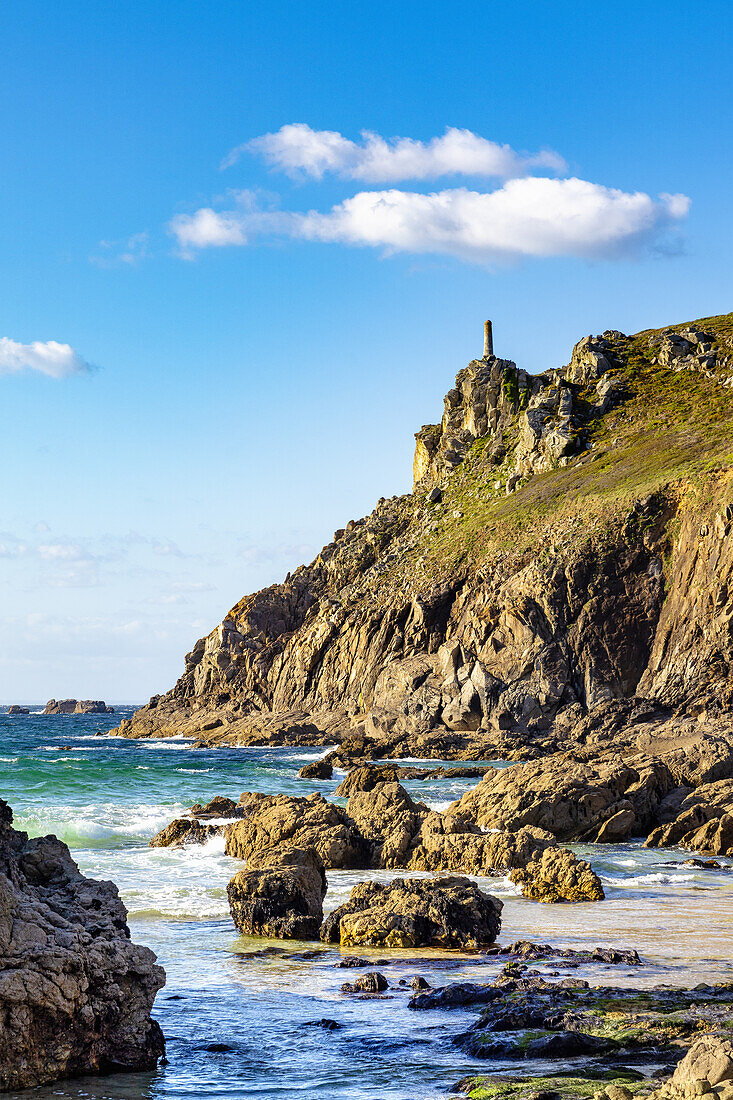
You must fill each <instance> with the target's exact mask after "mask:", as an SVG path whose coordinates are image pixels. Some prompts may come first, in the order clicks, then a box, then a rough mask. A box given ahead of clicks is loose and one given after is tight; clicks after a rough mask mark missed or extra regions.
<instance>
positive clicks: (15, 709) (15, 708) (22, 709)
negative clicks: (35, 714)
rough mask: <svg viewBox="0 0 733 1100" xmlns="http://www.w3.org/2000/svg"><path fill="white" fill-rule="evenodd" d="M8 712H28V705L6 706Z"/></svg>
mask: <svg viewBox="0 0 733 1100" xmlns="http://www.w3.org/2000/svg"><path fill="white" fill-rule="evenodd" d="M8 714H30V711H29V709H28V707H19V706H17V704H14V705H13V706H12V707H8Z"/></svg>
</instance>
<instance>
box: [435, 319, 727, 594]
mask: <svg viewBox="0 0 733 1100" xmlns="http://www.w3.org/2000/svg"><path fill="white" fill-rule="evenodd" d="M690 324H694V325H695V326H696V327H698V328H701V329H703V330H705V331H706V332H710V333H711V334H713V335H714V336H715V345H716V350H719V351H720V352H721V353H722V354H724V355H730V353H731V350H733V314H726V315H723V316H720V317H707V318H704V319H702V320H700V321H696V322H688V323H684V324H680V325H675V326H670V328H671V329H673V330H674V331H680V330H683V329H685V328H687V327H689V325H690ZM662 331H668V329H665V330H662V329H659V330H652V329H649V330H646V331H645V332H642V333H638V334H637V335H636V336H634V337H633V338H631V340H630V341H618V342H616V344H615V348H614V350H615V353H616V364H615V367H616V369H614V372H613V373H614V375H615V376H616V377H619V378H621V379H623V381H624V383H625V384H626V392H627V396H626V399H625V400H624V401H622V402H621V403H620V404H618V405H617V406H616V407H615V408H614V409H613V410H612V411H611V412H610V413H608V414H607V415H606V416H605V417H603V418H599V419H598V420H597V421H596V422H595V424H591V425H590V426H589V428H588V430H587V433H586V434H587V437H588V439H589V441H590V443H591V447H590V449H589V450H586V451H583V452H582V453H581V454H579V455H578V456H577V457H576V458H574V459H573V460H572V461H571V462H570V464H569V465H567V466H565V467H558V468H557V469H554V470H551V471H549V472H547V473H543V474H536V475H534V476H533V477H532V478H531V479H530V480H529V481H528V482H527V483H526V484H524V485H523V486H521V487H520V488H519V489H518V490H517V491H516V492H514V493H513V494H511V495H509V496H507V495H506V492H505V482H506V475H507V473H508V471H509V468H510V467H511V464H512V452H511V448H510V450H509V455H508V458H507V460H506V462H505V463H504V466H503V467H498V468H497V467H496V466H491V465H490V464H489V463H488V461H487V458H486V450H487V441H486V440H477V441H476V442H475V443H474V445H473V447H472V448H471V450H470V452H469V454H468V456H467V458H466V460H465V461H464V463H463V465H462V466H461V467H460V468H459V469H458V470H457V471H456V472H455V473H454V474H453V476H452V477H451V479H450V481H449V483H448V486H447V488H446V490H445V493H444V499H443V503H442V505H441V506H439V507H437V508H435V510H434V519H433V522H432V523H431V524H430V525H429V527H428V529H427V530H428V536H429V537H428V539H427V540H426V541H425V543H424V545H423V547H422V548H421V549H420V552H419V555H418V556H420V557H421V558H422V559H423V560H422V561H421V566H422V567H423V568H424V569H425V570H426V572H427V573H432V574H434V575H436V576H437V575H439V574H441V573H442V574H448V573H450V572H452V571H454V570H455V569H457V568H460V567H461V566H463V567H470V566H472V565H477V564H479V563H480V562H481V561H482V560H484V559H486V558H489V559H490V558H492V557H493V556H494V554H495V553H497V552H502V551H503V552H521V551H522V550H527V549H533V550H534V551H535V552H536V553H538V554H540V553H542V551H543V549H545V548H546V547H547V546H548V545H551V544H552V542H553V539H554V538H555V537H557V538H558V539H561V540H562V542H563V543H564V544H567V540H568V538H569V537H572V532H573V531H575V534H576V537H578V538H584V537H587V536H588V535H589V534H590V533H591V532H592V531H593V530H594V529H596V528H597V527H598V526H606V525H607V524H608V523H609V522H613V520H614V518H615V517H619V518H620V517H621V516H623V515H627V514H628V511H629V508H630V507H631V505H632V504H633V501H634V500H635V499H638V498H639V497H644V496H648V495H649V494H651V493H653V492H655V491H656V490H658V489H660V488H661V487H663V486H672V487H674V486H676V485H679V486H680V491H681V490H682V487H684V491H685V492H686V493H687V494H688V495H689V494H694V493H695V491H696V487H699V490H700V492H701V493H702V494H703V495H708V494H709V493H710V492H711V487H712V486H713V484H714V480H713V479H712V478H711V477H710V476H709V475H711V474H713V473H714V472H715V471H720V470H724V469H727V468H729V467H730V466H731V465H733V389H731V388H730V387H728V386H724V385H723V384H722V383H721V381H720V380H717V379H711V378H708V377H706V376H705V375H704V374H700V373H697V372H692V371H674V370H671V369H669V368H666V367H662V366H659V365H658V364H656V363H654V362H653V357H654V352H655V350H656V349H654V348H650V346H649V337H650V336H652V335H654V334H655V333H657V332H662ZM584 397H585V398H590V394H584V393H583V392H582V391H581V393H580V398H581V400H582V399H583V398H584Z"/></svg>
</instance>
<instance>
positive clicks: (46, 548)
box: [38, 542, 91, 561]
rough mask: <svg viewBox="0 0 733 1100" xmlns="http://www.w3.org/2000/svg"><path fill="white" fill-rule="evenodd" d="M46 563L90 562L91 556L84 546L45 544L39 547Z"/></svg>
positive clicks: (70, 543) (62, 543) (63, 543)
mask: <svg viewBox="0 0 733 1100" xmlns="http://www.w3.org/2000/svg"><path fill="white" fill-rule="evenodd" d="M38 554H39V556H40V557H41V558H43V559H44V561H90V560H91V555H90V554H89V552H88V551H87V550H85V549H84V548H83V547H82V546H79V545H78V544H77V543H72V542H53V543H45V544H44V545H41V546H39V547H38Z"/></svg>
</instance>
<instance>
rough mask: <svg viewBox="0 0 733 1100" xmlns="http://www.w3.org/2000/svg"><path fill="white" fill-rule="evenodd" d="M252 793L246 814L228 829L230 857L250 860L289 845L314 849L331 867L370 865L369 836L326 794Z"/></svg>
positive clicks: (227, 840)
mask: <svg viewBox="0 0 733 1100" xmlns="http://www.w3.org/2000/svg"><path fill="white" fill-rule="evenodd" d="M243 797H244V796H243ZM247 797H248V798H249V800H250V801H249V805H248V813H247V816H246V817H245V818H243V819H242V820H241V821H237V822H235V823H234V824H233V825H229V826H227V828H226V830H225V836H226V842H225V843H226V853H227V855H230V856H233V857H234V858H235V859H244V860H247V861H248V862H249V861H251V860H253V859H258V858H259V856H260V853H261V852H263V851H264V850H265V849H269V848H274V847H276V846H278V845H286V846H288V847H294V848H312V849H314V850H315V851H316V852H317V853H318V855H319V857H320V859H321V861H322V862H323V866H324V867H326V868H327V869H328V868H334V867H339V868H349V867H368V866H369V847H368V845H367V843H366V841H365V839H364V837H363V836H362V834H361V833H360V832H359V830H358V829H357V827H356V825H355V824H354V822H353V821H352V820H351V818H350V817H349V816H348V815H347V813H346V812H345V811H344V810H343V809H341V807H340V806H335V805H334V804H333V803H332V802H327V801H326V799H325V798H323V796H322V795H320V794H312V795H309V796H308V797H307V798H293V797H291V796H290V795H285V794H278V795H260V796H247Z"/></svg>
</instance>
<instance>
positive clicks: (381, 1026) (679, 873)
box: [0, 710, 733, 1100]
mask: <svg viewBox="0 0 733 1100" xmlns="http://www.w3.org/2000/svg"><path fill="white" fill-rule="evenodd" d="M125 713H129V712H125V711H124V710H123V711H120V712H118V714H116V715H112V716H106V715H105V716H95V715H89V716H85V715H65V716H53V717H51V716H49V717H43V716H41V715H37V714H31V715H29V716H28V717H20V718H9V717H7V716H6V715H5V714H4V713H2V714H0V795H2V797H5V798H7V800H8V801H9V802H10V803H11V805H12V806H13V809H14V811H15V824H16V827H17V828H24V829H27V830H28V831H29V832H30V833H32V834H33V835H38V834H42V833H46V832H55V833H56V834H57V835H58V836H60V837H61V838H62V839H63V840H65V841H66V843H67V844H69V846H70V847H71V848H72V849H73V852H74V857H75V858H76V860H77V862H78V863H79V866H80V867H81V869H82V870H83V871H84V872H85V873H86V874H89V875H92V876H96V877H100V878H112V879H114V881H115V882H116V883H117V884H118V886H119V888H120V892H121V894H122V896H123V899H124V901H125V903H126V905H127V907H128V909H129V923H130V928H131V932H132V936H133V938H134V939H135V940H137V941H138V942H141V943H146V944H148V945H149V946H150V947H151V948H152V949H153V950H154V951H155V952H156V954H157V955H158V957H159V960H160V962H161V963H162V965H163V966H164V967H165V969H166V971H167V974H168V983H167V985H166V987H165V989H163V990H162V991H161V993H160V994H159V995H158V999H157V1001H156V1009H155V1015H156V1016H157V1018H158V1020H159V1021H160V1023H161V1026H162V1028H163V1031H164V1033H165V1035H166V1037H167V1039H168V1064H167V1065H165V1066H163V1067H161V1068H160V1069H159V1070H158V1071H157V1072H156V1073H154V1074H145V1075H127V1076H124V1075H123V1076H115V1077H109V1078H105V1079H101V1080H100V1079H84V1080H79V1081H73V1082H65V1083H63V1084H59V1085H54V1086H51V1087H48V1088H44V1089H36V1090H33V1091H32V1092H28V1093H24V1094H18V1095H23V1096H27V1097H31V1096H32V1097H37V1098H39V1100H46V1098H48V1097H52V1096H53V1097H95V1098H100V1100H101V1098H110V1100H122V1098H129V1100H132V1098H145V1100H158V1098H160V1100H163V1098H165V1100H175V1098H179V1097H180V1098H184V1097H186V1098H198V1097H210V1098H212V1100H218V1098H221V1100H224V1098H227V1100H230V1098H236V1100H239V1098H245V1097H246V1098H254V1097H257V1098H270V1097H273V1098H274V1097H284V1096H292V1095H302V1096H306V1097H308V1096H318V1097H321V1098H323V1100H357V1098H358V1100H407V1098H408V1097H409V1098H410V1100H434V1098H435V1100H437V1098H438V1097H445V1096H446V1090H447V1089H448V1087H449V1086H450V1085H451V1084H453V1083H454V1082H456V1081H458V1080H459V1079H460V1078H461V1077H463V1076H464V1075H466V1074H467V1073H471V1072H480V1071H485V1072H491V1071H492V1070H497V1069H500V1068H502V1067H501V1065H500V1064H499V1063H487V1062H485V1061H484V1062H479V1061H477V1060H475V1059H472V1058H469V1057H467V1056H465V1055H464V1054H462V1053H461V1052H460V1051H458V1050H456V1049H455V1048H454V1047H452V1046H451V1043H450V1038H451V1036H452V1035H454V1034H456V1033H457V1032H459V1031H462V1030H465V1028H466V1027H467V1026H468V1024H469V1023H470V1021H471V1020H472V1019H473V1016H472V1015H471V1014H470V1012H465V1011H453V1012H446V1011H443V1012H425V1013H417V1012H412V1011H410V1010H409V1009H408V1008H407V999H408V992H409V991H408V990H406V989H405V987H399V984H398V983H399V981H400V979H409V978H410V977H411V976H413V975H414V974H418V973H421V974H423V976H425V977H426V978H427V979H428V981H429V982H430V983H431V984H433V985H436V984H437V985H440V984H443V983H445V982H447V981H456V980H465V979H469V980H479V981H481V980H484V981H488V980H490V978H491V977H493V976H494V974H495V973H496V972H497V971H498V969H499V967H500V965H501V964H500V963H498V962H496V961H490V962H487V963H479V962H476V960H475V959H466V958H462V957H460V956H447V955H446V954H445V953H440V952H430V951H423V952H414V951H402V952H394V951H393V952H389V951H378V952H371V957H373V958H374V959H382V960H384V959H390V960H393V961H392V962H391V963H390V965H389V966H386V967H384V968H383V969H384V973H385V975H386V976H387V978H388V980H389V983H390V989H389V990H388V993H387V999H379V1000H376V999H366V1000H357V999H353V998H350V997H348V996H344V995H343V994H342V993H341V992H340V986H341V984H342V982H344V981H346V980H350V979H351V978H353V975H354V972H353V971H348V970H343V969H339V968H337V967H336V966H335V963H336V962H337V961H338V959H339V958H340V953H339V952H338V950H336V949H325V948H324V947H322V946H321V945H317V944H312V943H310V944H296V943H280V942H274V941H265V940H255V939H245V938H244V937H241V936H238V935H237V934H236V932H235V930H234V928H233V926H232V923H231V920H230V918H229V912H228V907H227V900H226V885H227V882H228V881H229V879H230V878H231V876H232V874H233V873H234V871H235V870H237V869H239V867H240V866H241V864H239V863H237V862H236V861H234V860H231V859H229V858H228V857H227V856H225V855H224V853H223V841H222V840H221V839H219V838H215V839H214V840H212V841H211V842H210V843H209V844H208V845H206V846H205V847H203V848H190V849H186V850H184V851H171V850H169V849H157V848H155V849H154V848H148V847H147V842H148V840H149V839H150V837H151V836H152V835H153V834H154V833H155V832H156V831H157V830H158V829H159V828H160V827H161V826H162V825H164V824H166V823H167V822H168V821H169V820H170V819H171V818H172V817H174V816H176V814H178V813H180V812H181V811H182V810H183V809H184V808H185V807H186V806H189V805H190V804H191V803H192V802H194V801H206V800H208V799H209V798H211V797H212V796H213V795H214V794H226V795H230V796H232V797H235V798H236V797H238V795H239V794H240V793H241V792H242V791H245V790H259V791H266V792H269V793H276V792H285V793H290V794H308V793H311V792H312V791H314V790H319V791H321V792H322V793H323V794H325V795H326V796H329V795H330V794H331V793H332V792H333V790H334V788H335V787H336V785H337V783H338V782H339V781H340V778H341V776H336V777H334V779H333V780H331V781H328V782H326V781H309V780H303V779H300V778H299V776H298V774H297V773H298V769H299V768H300V767H302V765H303V763H305V762H306V761H308V760H313V759H316V758H317V757H318V756H319V755H320V753H319V752H317V751H311V750H301V749H293V748H287V749H277V750H275V749H237V750H197V749H193V748H192V747H191V745H190V743H189V742H186V741H181V740H172V741H171V740H167V741H154V742H130V741H125V740H124V739H111V738H95V737H94V736H93V735H94V733H95V732H96V731H98V730H105V729H108V728H110V727H112V726H113V724H115V723H116V722H117V721H118V720H119V718H120V717H121V716H124V715H125ZM61 745H70V746H71V750H70V751H66V750H65V751H59V746H61ZM474 782H475V781H474V780H453V781H447V780H433V781H428V782H425V781H422V782H420V781H413V782H407V783H406V784H405V786H406V787H407V788H408V789H409V790H410V792H411V793H413V795H414V796H415V797H419V798H421V799H422V800H423V801H426V802H429V803H431V804H432V805H435V806H436V807H442V806H443V805H445V803H447V802H448V801H450V800H452V799H453V798H456V797H458V796H459V795H460V794H461V793H462V792H463V791H464V790H467V789H469V788H470V787H471V786H472V785H473V784H474ZM576 850H577V851H578V852H579V853H582V854H583V855H584V856H585V857H586V858H589V859H590V860H591V862H592V863H593V865H594V867H595V868H596V870H597V871H598V872H599V873H600V874H601V876H602V878H603V880H604V885H605V888H606V893H607V900H606V901H605V902H602V903H595V904H584V905H574V906H552V905H540V904H538V903H535V902H531V901H527V900H526V899H523V898H521V897H519V896H518V895H517V892H516V889H515V888H514V887H513V886H512V885H511V884H510V883H508V881H507V880H505V879H490V880H489V879H487V880H479V881H481V882H482V885H484V886H485V887H486V888H487V889H489V890H490V891H491V892H493V893H495V894H497V895H498V896H500V897H501V898H502V899H503V900H504V902H505V908H504V912H503V932H502V937H501V939H502V942H504V943H508V942H510V941H511V940H515V939H519V938H528V939H533V940H537V941H541V942H549V943H553V944H556V945H558V946H569V947H575V948H580V947H593V946H596V945H602V946H611V947H636V948H637V949H638V950H639V952H640V953H641V955H642V956H643V957H644V959H645V961H646V963H647V965H646V966H644V967H643V968H636V969H629V968H626V967H618V966H615V967H604V966H593V967H582V968H580V969H568V968H563V967H562V966H561V965H559V963H561V962H562V960H554V961H553V963H552V964H551V965H550V966H549V967H548V968H547V969H549V970H550V971H552V972H553V973H554V972H559V974H560V975H561V976H567V975H571V974H572V975H574V976H582V977H587V978H589V980H591V981H592V982H593V981H597V982H603V983H604V984H614V985H629V984H633V985H653V984H655V983H657V982H665V983H669V984H672V985H693V984H695V983H696V982H699V981H703V980H705V981H711V980H731V979H733V962H731V961H730V960H731V959H733V861H723V862H727V863H729V864H731V870H722V871H717V872H716V871H707V870H699V869H695V868H691V867H684V866H682V863H683V861H684V860H685V859H686V858H689V855H688V854H687V853H682V852H677V851H658V850H652V851H647V850H645V849H644V848H643V847H641V846H640V845H639V844H625V845H615V846H606V845H604V846H590V847H583V848H581V847H578V848H576ZM328 877H329V891H328V895H327V899H326V908H327V909H330V908H332V907H333V906H335V905H337V904H339V903H340V902H341V901H342V900H344V899H345V898H346V896H347V895H348V892H349V890H350V889H351V887H352V886H353V885H354V883H356V882H358V881H362V880H363V879H365V878H380V879H388V878H391V877H394V875H392V874H391V873H387V872H376V873H369V872H364V871H352V872H335V871H331V872H329V876H328ZM262 951H265V952H266V953H265V954H261V953H260V952H262ZM303 953H305V955H306V956H307V957H302V955H303ZM361 954H362V955H364V956H367V957H370V953H369V952H367V951H362V952H361ZM395 987H396V988H395ZM323 1018H329V1019H333V1020H335V1021H337V1022H338V1023H339V1024H340V1025H341V1026H340V1028H339V1029H337V1030H331V1031H328V1030H324V1029H323V1028H320V1027H316V1026H309V1025H310V1024H311V1023H312V1022H314V1021H319V1020H321V1019H323ZM212 1044H216V1045H219V1046H221V1045H225V1046H226V1047H227V1048H228V1049H225V1050H211V1049H207V1047H210V1046H211V1045H212ZM536 1065H537V1064H536V1063H535V1064H534V1066H533V1067H532V1070H531V1071H530V1069H529V1067H528V1066H527V1067H525V1069H526V1070H527V1072H535V1067H536ZM505 1068H506V1067H505ZM511 1070H512V1072H521V1070H522V1067H521V1066H518V1065H517V1063H516V1062H515V1063H512V1066H511Z"/></svg>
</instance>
